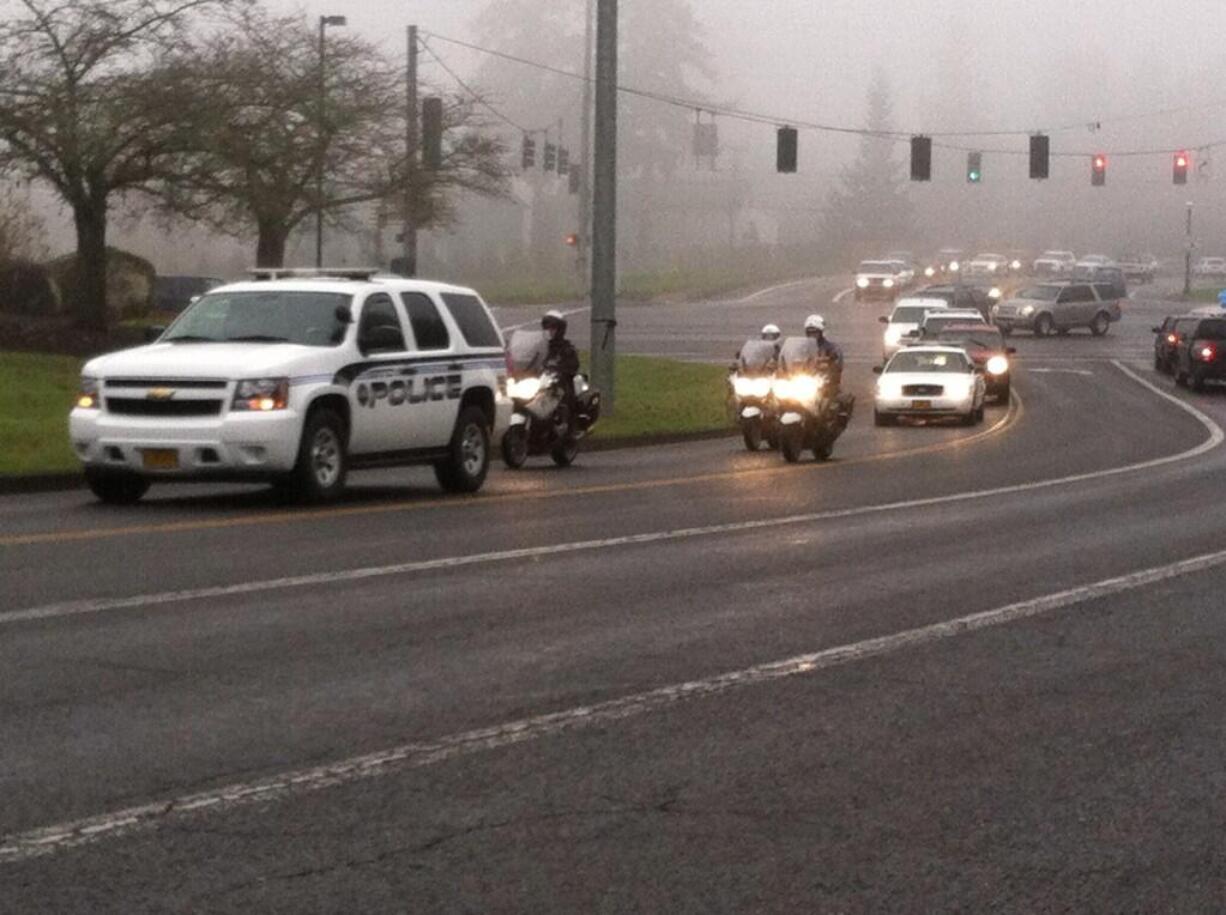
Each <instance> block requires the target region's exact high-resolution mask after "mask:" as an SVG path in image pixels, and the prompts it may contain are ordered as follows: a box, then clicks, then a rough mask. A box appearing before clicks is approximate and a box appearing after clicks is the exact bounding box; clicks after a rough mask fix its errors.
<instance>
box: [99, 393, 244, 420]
mask: <svg viewBox="0 0 1226 915" xmlns="http://www.w3.org/2000/svg"><path fill="white" fill-rule="evenodd" d="M221 405H222V401H220V400H146V399H144V398H139V397H107V398H106V409H107V412H109V413H116V414H119V415H121V416H217V415H218V414H219V413H221Z"/></svg>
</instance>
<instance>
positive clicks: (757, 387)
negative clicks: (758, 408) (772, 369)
mask: <svg viewBox="0 0 1226 915" xmlns="http://www.w3.org/2000/svg"><path fill="white" fill-rule="evenodd" d="M772 383H773V379H771V378H754V379H753V380H752V381H751V382H750V385H749V396H750V397H756V398H758V399H759V400H761V399H762V398H763V397H770V394H771V384H772Z"/></svg>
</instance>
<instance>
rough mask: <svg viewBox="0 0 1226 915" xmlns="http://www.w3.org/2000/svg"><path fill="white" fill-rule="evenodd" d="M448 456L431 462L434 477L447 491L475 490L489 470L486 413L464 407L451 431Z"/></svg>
mask: <svg viewBox="0 0 1226 915" xmlns="http://www.w3.org/2000/svg"><path fill="white" fill-rule="evenodd" d="M447 450H448V452H449V453H448V455H447V457H445V458H444V459H443V460H441V461H438V462H436V463H435V465H434V476H435V478H436V479H437V480H438V483H439V485H440V486H442V487H443V489H445V490H447V491H448V492H476V491H477V490H478V489H480V488H481V484H482V483H484V482H485V476H486V474H487V473H489V469H490V429H489V421H488V420H487V419H486V418H485V413H484V412H483V411H482V410H481V409H479V408H478V407H465V408H464V409H463V410H461V411H460V417H459V419H457V420H456V424H455V431H454V432H453V433H452V434H451V444H450V445H448V446H447Z"/></svg>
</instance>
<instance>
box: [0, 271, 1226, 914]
mask: <svg viewBox="0 0 1226 915" xmlns="http://www.w3.org/2000/svg"><path fill="white" fill-rule="evenodd" d="M847 285H848V284H847V282H846V279H845V278H823V279H815V280H810V281H805V282H802V283H797V284H789V285H786V286H782V287H779V288H775V289H771V290H764V291H762V290H759V291H754V290H747V291H745V292H743V293H740V294H737V295H732V296H728V297H725V299H724V300H721V301H710V302H696V303H689V304H673V305H641V306H626V307H624V308H623V309H622V312H621V314H620V315H619V319H620V321H621V324H620V326H619V328H618V335H619V343H620V345H621V347H622V349H623V351H628V352H636V353H650V354H662V355H671V356H675V357H678V358H684V359H694V360H702V361H714V362H726V361H730V359H731V357H732V354H733V352H734V351H735V350H736V349H737V347H738V346H739V344H740V343H741V342H742V341H743V340H744V339H745V337H747V336H749V335H751V334H753V333H755V332H756V331H757V329H758V328H759V327H760V326H761V325H762V324H764V323H766V322H767V321H774V322H776V323H779V324H780V325H782V326H783V328H784V331H785V333H788V332H793V333H795V332H799V327H800V324H801V322H802V321H803V318H804V316H805V315H806V314H808V313H810V312H812V311H820V312H821V313H823V314H824V315H825V316H826V319H827V324H828V327H829V328H830V329H831V335H832V336H833V337H834V338H835V339H836V340H838V341H839V342H841V343H842V344H844V346H845V348H846V350H847V355H848V368H847V372H846V375H845V383H846V384H847V385H848V386H849V387H850V388H851V390H853V391H854V392H855V393H856V394H857V397H858V398H859V402H858V407H857V413H856V416H855V418H854V419H853V422H852V426H851V427H850V428H849V430H848V432H847V434H846V435H845V436H844V437H843V438H842V439H841V440H840V441H839V443H838V445H837V446H836V449H835V459H834V460H832V461H831V462H829V463H827V464H813V463H805V464H801V465H798V466H788V465H785V464H784V463H783V462H782V460H781V458H780V457H779V456H778V455H776V454H772V453H761V454H747V453H746V452H744V451H743V449H741V448H740V447H739V440H737V439H733V438H728V439H725V440H717V441H707V442H698V443H690V444H682V445H670V446H664V447H654V448H642V449H629V450H621V451H611V452H602V453H593V454H585V455H582V456H581V458H580V461H579V463H578V464H577V466H575V467H574V468H572V469H570V470H567V471H557V470H555V469H553V468H552V467H550V468H548V469H547V468H545V467H544V466H535V467H530V468H529V469H527V470H525V471H522V472H519V473H515V474H511V473H507V472H505V471H498V472H495V473H493V474H492V475H491V477H490V480H489V482H488V484H487V489H486V490H485V491H483V492H482V493H481V494H480V495H479V496H477V497H474V498H468V499H455V498H443V497H441V496H440V495H439V494H438V492H437V491H436V489H435V487H434V486H433V481H432V478H431V477H430V474H429V473H428V472H426V473H421V472H419V471H396V472H394V473H392V472H380V473H376V474H371V475H368V476H367V475H359V476H357V477H355V478H354V480H353V482H352V488H351V492H350V493H349V494H348V495H347V497H346V499H345V500H344V501H343V502H342V503H341V504H339V505H337V506H330V507H327V508H322V509H286V508H285V507H283V506H280V505H278V504H277V503H276V502H275V501H274V500H273V499H272V498H271V497H270V496H268V495H267V494H266V493H265V492H263V491H262V490H259V489H253V488H245V487H164V488H155V489H154V490H153V492H152V493H151V495H150V497H149V498H148V499H147V501H146V502H144V503H142V504H140V505H138V506H134V507H131V508H104V507H101V506H98V505H95V504H93V503H92V502H91V501H90V500H89V498H88V497H87V496H86V495H85V494H84V493H83V492H69V493H56V494H46V495H32V496H14V497H7V498H3V499H0V670H3V671H4V675H3V676H2V677H0V797H3V803H0V911H4V912H32V911H55V912H72V911H80V912H93V911H124V912H131V911H146V910H148V911H160V910H176V911H193V912H203V911H261V912H263V911H286V912H302V911H320V912H331V911H354V912H357V911H362V912H366V911H490V910H492V911H503V910H560V911H590V910H599V911H624V910H649V911H710V910H713V909H714V910H747V909H752V910H805V911H867V910H873V911H881V910H907V911H917V910H920V911H942V910H950V909H963V910H971V911H974V910H978V911H984V910H994V911H995V910H1012V911H1044V910H1055V909H1076V910H1092V911H1119V910H1154V909H1163V910H1168V909H1169V910H1175V911H1189V910H1209V909H1214V908H1217V907H1219V905H1220V900H1221V899H1222V898H1223V893H1224V892H1226V879H1224V878H1226V873H1224V868H1223V855H1222V852H1221V850H1220V846H1221V843H1220V835H1221V830H1222V827H1223V821H1224V819H1226V809H1224V808H1223V801H1222V797H1223V796H1224V795H1223V792H1222V790H1221V788H1222V785H1223V780H1224V769H1223V765H1222V762H1221V759H1222V755H1223V754H1222V746H1223V736H1224V735H1223V719H1222V715H1221V713H1220V709H1221V707H1222V703H1223V701H1224V700H1226V663H1224V662H1226V621H1223V618H1222V615H1221V612H1220V611H1221V606H1222V600H1221V593H1222V591H1223V586H1224V585H1226V554H1222V553H1221V551H1222V550H1223V549H1224V548H1226V537H1224V536H1223V535H1224V534H1226V520H1224V519H1223V515H1222V513H1221V512H1220V511H1218V510H1217V509H1216V499H1215V494H1216V493H1217V492H1218V491H1219V490H1220V478H1221V474H1222V472H1223V471H1224V470H1226V450H1224V449H1223V448H1221V447H1219V443H1220V441H1221V438H1222V433H1221V431H1220V428H1219V427H1221V426H1223V425H1226V393H1222V392H1215V391H1211V392H1209V393H1207V394H1205V395H1200V396H1194V395H1190V394H1187V393H1186V392H1183V391H1176V389H1174V387H1173V386H1172V385H1171V383H1170V381H1169V380H1168V379H1165V378H1162V377H1161V376H1157V375H1155V374H1154V373H1153V372H1152V371H1151V370H1150V364H1151V362H1152V334H1151V333H1150V327H1151V325H1153V324H1154V323H1156V318H1158V317H1160V316H1161V315H1162V314H1164V313H1165V311H1164V306H1163V305H1162V304H1161V303H1160V302H1157V301H1149V300H1148V299H1147V297H1146V292H1145V291H1144V290H1142V291H1141V292H1140V293H1139V294H1138V295H1137V296H1136V300H1135V301H1133V302H1132V303H1130V304H1129V305H1128V307H1127V309H1126V314H1125V318H1124V320H1123V322H1121V323H1120V324H1118V325H1115V326H1114V327H1113V328H1112V331H1111V333H1110V334H1108V335H1107V336H1106V337H1103V338H1092V337H1090V336H1089V335H1088V334H1084V333H1081V332H1077V333H1074V334H1072V335H1070V336H1068V337H1064V338H1048V339H1032V338H1030V337H1028V336H1024V335H1019V336H1015V337H1014V338H1012V341H1011V342H1012V343H1013V344H1014V345H1016V346H1017V347H1018V349H1019V354H1018V365H1017V369H1016V376H1015V379H1014V388H1015V392H1016V397H1015V400H1014V401H1013V403H1012V404H1010V405H1008V406H1005V405H1000V406H996V407H989V410H988V417H987V421H986V422H985V423H984V424H983V425H982V426H980V427H978V428H976V429H962V428H953V427H932V428H929V427H921V426H903V427H898V428H888V429H877V428H874V427H873V425H872V404H871V391H872V383H873V375H872V374H871V372H870V367H871V365H872V364H873V363H874V362H875V361H876V359H877V357H878V356H879V349H880V330H881V327H880V325H879V324H878V323H877V320H876V319H877V316H878V315H879V314H884V313H886V312H885V309H884V307H883V306H877V305H870V304H867V303H864V304H857V303H855V302H854V301H853V300H852V297H851V296H842V297H841V298H839V300H838V301H837V302H835V301H834V300H835V298H836V296H838V295H839V293H840V292H842V291H843V290H844V289H846V288H847ZM538 314H539V311H538V310H536V309H531V310H529V309H502V310H500V313H499V317H500V320H501V321H502V322H503V324H504V326H509V325H513V324H516V323H521V322H527V321H531V320H533V319H534V318H535V317H536V316H537V315H538ZM572 320H573V322H574V327H575V329H576V331H577V334H576V336H577V337H578V338H579V341H578V342H580V343H581V344H582V343H583V342H584V339H585V327H584V325H585V323H586V315H583V314H577V315H575V316H574V318H573V319H572ZM1188 560H1196V561H1195V562H1192V563H1188V562H1187V561H1188ZM1138 573H1145V574H1138ZM1090 586H1093V587H1090Z"/></svg>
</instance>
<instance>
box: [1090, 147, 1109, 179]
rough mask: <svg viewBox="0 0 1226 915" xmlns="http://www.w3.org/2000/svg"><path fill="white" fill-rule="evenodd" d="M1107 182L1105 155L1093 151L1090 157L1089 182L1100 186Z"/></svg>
mask: <svg viewBox="0 0 1226 915" xmlns="http://www.w3.org/2000/svg"><path fill="white" fill-rule="evenodd" d="M1106 183H1107V157H1106V156H1104V155H1103V154H1102V153H1095V154H1094V155H1093V156H1092V157H1091V158H1090V184H1092V185H1094V186H1095V187H1102V186H1103V185H1104V184H1106Z"/></svg>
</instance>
